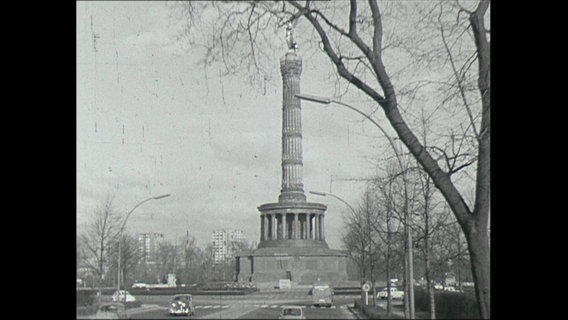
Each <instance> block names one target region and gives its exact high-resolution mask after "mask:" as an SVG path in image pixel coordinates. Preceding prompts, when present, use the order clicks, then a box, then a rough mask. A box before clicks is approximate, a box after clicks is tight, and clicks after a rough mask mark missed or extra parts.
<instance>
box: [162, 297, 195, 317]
mask: <svg viewBox="0 0 568 320" xmlns="http://www.w3.org/2000/svg"><path fill="white" fill-rule="evenodd" d="M168 313H169V314H170V315H174V316H177V315H185V316H191V315H193V314H194V313H195V308H194V307H193V296H192V295H191V294H176V295H174V296H173V298H172V300H171V301H170V305H169V307H168Z"/></svg>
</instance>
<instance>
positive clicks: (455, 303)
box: [414, 288, 479, 319]
mask: <svg viewBox="0 0 568 320" xmlns="http://www.w3.org/2000/svg"><path fill="white" fill-rule="evenodd" d="M434 295H435V296H434V297H435V299H436V318H438V319H479V311H478V308H477V299H476V298H475V294H473V293H472V292H444V291H435V293H434ZM414 308H415V309H416V310H420V311H425V312H429V311H430V300H429V299H428V292H427V291H426V290H425V289H418V288H416V289H415V290H414Z"/></svg>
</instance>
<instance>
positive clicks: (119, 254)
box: [117, 193, 170, 302]
mask: <svg viewBox="0 0 568 320" xmlns="http://www.w3.org/2000/svg"><path fill="white" fill-rule="evenodd" d="M169 196H170V194H169V193H167V194H163V195H161V196H156V197H151V198H148V199H145V200H142V201H140V202H139V203H138V204H137V205H135V206H134V208H132V209H131V210H130V211H128V213H127V214H126V217H125V218H124V221H123V222H122V225H121V226H120V229H119V231H118V270H117V271H118V275H117V291H118V298H119V299H120V280H121V276H120V258H121V253H120V243H121V240H122V232H123V231H124V227H125V226H126V221H127V220H128V217H130V214H132V212H133V211H134V210H135V209H136V208H138V207H139V206H141V205H142V204H143V203H145V202H148V201H150V200H159V199H163V198H167V197H169ZM124 300H125V302H126V295H124Z"/></svg>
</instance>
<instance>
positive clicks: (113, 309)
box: [93, 302, 129, 319]
mask: <svg viewBox="0 0 568 320" xmlns="http://www.w3.org/2000/svg"><path fill="white" fill-rule="evenodd" d="M93 319H129V317H128V315H127V314H126V308H125V307H124V304H122V303H119V302H110V303H103V304H101V305H99V307H98V308H97V312H96V313H95V315H94V316H93Z"/></svg>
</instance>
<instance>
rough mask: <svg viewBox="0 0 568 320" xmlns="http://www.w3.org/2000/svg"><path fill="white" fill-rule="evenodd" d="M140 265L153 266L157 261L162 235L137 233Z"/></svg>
mask: <svg viewBox="0 0 568 320" xmlns="http://www.w3.org/2000/svg"><path fill="white" fill-rule="evenodd" d="M137 235H138V247H139V249H140V263H143V264H154V263H156V260H157V251H158V246H159V245H160V243H161V242H162V241H163V240H164V234H163V233H138V234H137Z"/></svg>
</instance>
